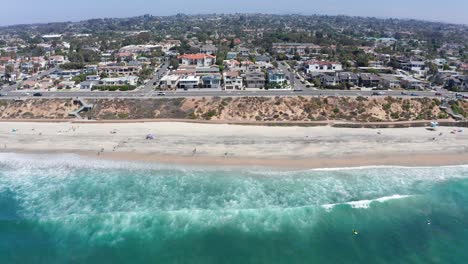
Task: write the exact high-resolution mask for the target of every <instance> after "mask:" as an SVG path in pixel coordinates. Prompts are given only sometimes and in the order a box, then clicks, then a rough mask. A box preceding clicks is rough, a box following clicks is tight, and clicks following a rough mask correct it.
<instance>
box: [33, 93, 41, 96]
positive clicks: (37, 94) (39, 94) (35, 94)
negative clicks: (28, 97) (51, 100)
mask: <svg viewBox="0 0 468 264" xmlns="http://www.w3.org/2000/svg"><path fill="white" fill-rule="evenodd" d="M33 96H42V94H41V93H34V94H33Z"/></svg>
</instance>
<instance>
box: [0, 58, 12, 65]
mask: <svg viewBox="0 0 468 264" xmlns="http://www.w3.org/2000/svg"><path fill="white" fill-rule="evenodd" d="M13 62H14V60H13V59H12V58H11V57H0V65H6V64H9V63H13Z"/></svg>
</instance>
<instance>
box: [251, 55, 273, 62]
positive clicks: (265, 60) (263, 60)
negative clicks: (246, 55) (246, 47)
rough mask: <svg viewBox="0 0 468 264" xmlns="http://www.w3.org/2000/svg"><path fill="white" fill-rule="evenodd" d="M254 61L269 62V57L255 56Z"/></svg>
mask: <svg viewBox="0 0 468 264" xmlns="http://www.w3.org/2000/svg"><path fill="white" fill-rule="evenodd" d="M255 61H256V62H270V61H271V58H270V56H267V55H257V56H255Z"/></svg>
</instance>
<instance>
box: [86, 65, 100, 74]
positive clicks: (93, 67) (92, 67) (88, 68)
mask: <svg viewBox="0 0 468 264" xmlns="http://www.w3.org/2000/svg"><path fill="white" fill-rule="evenodd" d="M85 72H86V73H97V72H98V66H97V65H86V66H85Z"/></svg>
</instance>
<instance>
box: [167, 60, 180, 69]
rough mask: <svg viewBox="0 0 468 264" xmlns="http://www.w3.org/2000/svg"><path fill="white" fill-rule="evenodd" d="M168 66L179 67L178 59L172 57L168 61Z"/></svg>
mask: <svg viewBox="0 0 468 264" xmlns="http://www.w3.org/2000/svg"><path fill="white" fill-rule="evenodd" d="M169 67H172V69H174V70H175V69H177V68H179V60H178V59H176V58H172V59H171V60H170V62H169Z"/></svg>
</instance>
